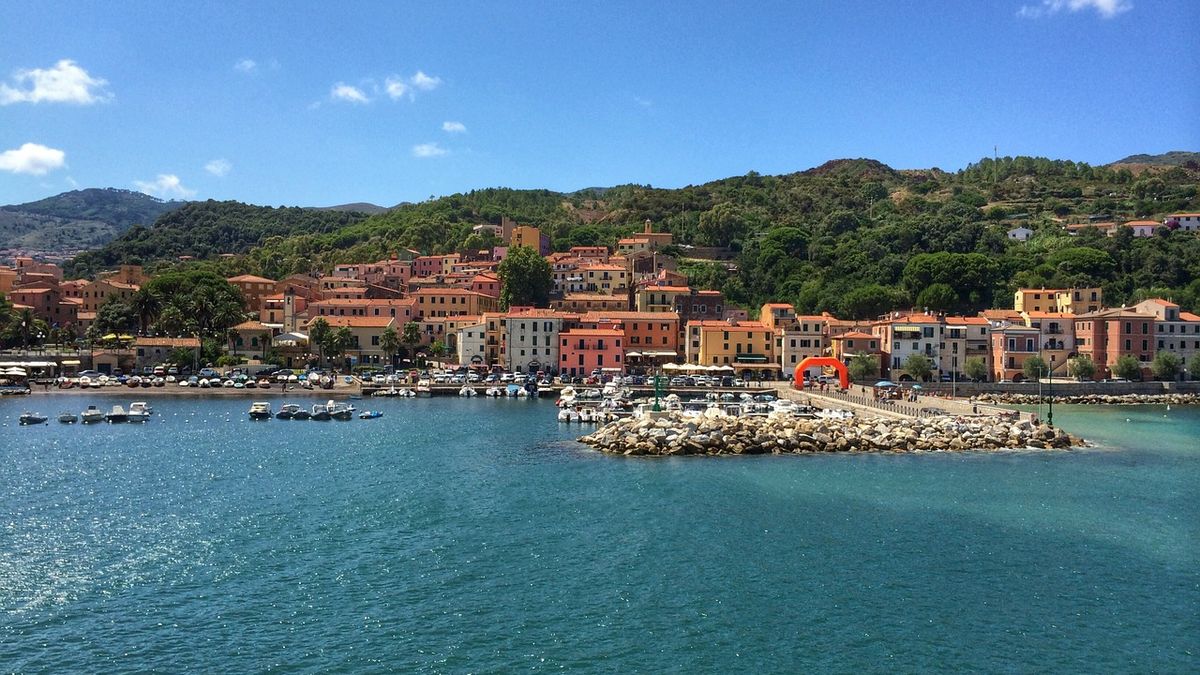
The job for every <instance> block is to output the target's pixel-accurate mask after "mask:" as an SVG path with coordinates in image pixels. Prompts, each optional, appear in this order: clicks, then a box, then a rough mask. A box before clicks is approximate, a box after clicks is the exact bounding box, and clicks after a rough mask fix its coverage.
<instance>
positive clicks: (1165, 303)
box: [1143, 298, 1179, 307]
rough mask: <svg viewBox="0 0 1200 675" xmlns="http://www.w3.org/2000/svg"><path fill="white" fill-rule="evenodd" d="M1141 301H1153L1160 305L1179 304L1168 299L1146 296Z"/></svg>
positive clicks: (1172, 305) (1173, 305) (1170, 305)
mask: <svg viewBox="0 0 1200 675" xmlns="http://www.w3.org/2000/svg"><path fill="white" fill-rule="evenodd" d="M1143 302H1153V303H1156V304H1159V305H1162V306H1163V307H1178V306H1179V305H1177V304H1175V303H1173V302H1171V301H1170V300H1163V299H1162V298H1146V299H1145V300H1144V301H1143Z"/></svg>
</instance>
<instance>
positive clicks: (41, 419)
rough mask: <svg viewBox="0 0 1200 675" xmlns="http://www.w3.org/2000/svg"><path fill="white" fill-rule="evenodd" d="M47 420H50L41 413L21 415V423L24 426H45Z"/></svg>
mask: <svg viewBox="0 0 1200 675" xmlns="http://www.w3.org/2000/svg"><path fill="white" fill-rule="evenodd" d="M47 419H49V418H48V417H46V416H45V415H43V414H41V413H32V412H24V413H21V417H20V418H19V421H20V422H21V424H22V425H28V424H45V423H46V420H47Z"/></svg>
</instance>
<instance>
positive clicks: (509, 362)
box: [500, 307, 579, 373]
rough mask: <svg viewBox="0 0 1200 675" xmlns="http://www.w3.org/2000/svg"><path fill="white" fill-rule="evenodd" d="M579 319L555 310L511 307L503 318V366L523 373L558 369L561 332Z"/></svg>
mask: <svg viewBox="0 0 1200 675" xmlns="http://www.w3.org/2000/svg"><path fill="white" fill-rule="evenodd" d="M578 320H579V315H578V314H569V313H565V312H558V311H555V310H552V309H539V308H533V307H514V308H511V309H510V311H509V312H508V313H507V314H505V315H504V316H502V317H501V319H500V331H501V344H500V359H501V361H502V363H503V364H504V367H505V368H506V369H508V370H510V371H515V372H521V373H525V372H529V373H532V372H536V371H539V370H546V371H550V370H556V369H557V368H558V365H559V360H560V356H559V333H561V332H562V331H563V329H564V327H570V326H572V325H574V324H575V322H577V321H578Z"/></svg>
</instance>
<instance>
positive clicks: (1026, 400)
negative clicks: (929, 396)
mask: <svg viewBox="0 0 1200 675" xmlns="http://www.w3.org/2000/svg"><path fill="white" fill-rule="evenodd" d="M972 401H974V402H976V403H1001V404H1009V405H1037V404H1038V403H1047V402H1049V401H1050V397H1049V396H1045V395H1043V396H1040V397H1039V396H1038V395H1037V394H980V395H979V396H976V397H974V398H973V399H972ZM1054 402H1055V403H1075V404H1082V405H1147V404H1152V403H1156V404H1159V405H1162V404H1164V403H1170V404H1173V405H1197V404H1200V394H1084V395H1079V396H1055V397H1054Z"/></svg>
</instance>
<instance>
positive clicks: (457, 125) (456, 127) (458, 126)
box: [442, 121, 467, 134]
mask: <svg viewBox="0 0 1200 675" xmlns="http://www.w3.org/2000/svg"><path fill="white" fill-rule="evenodd" d="M442 131H445V132H446V133H448V134H465V133H467V125H465V124H463V123H462V122H450V121H446V122H442Z"/></svg>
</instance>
